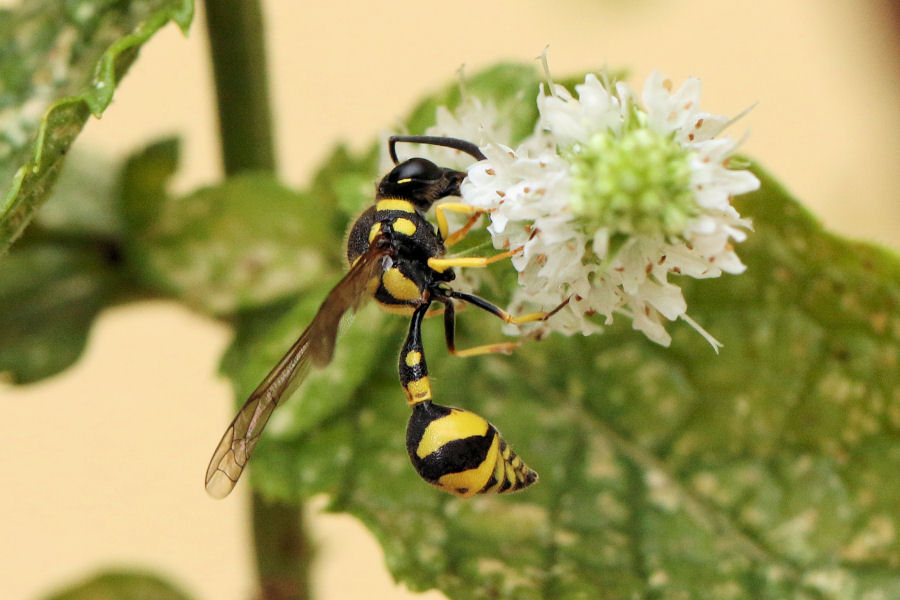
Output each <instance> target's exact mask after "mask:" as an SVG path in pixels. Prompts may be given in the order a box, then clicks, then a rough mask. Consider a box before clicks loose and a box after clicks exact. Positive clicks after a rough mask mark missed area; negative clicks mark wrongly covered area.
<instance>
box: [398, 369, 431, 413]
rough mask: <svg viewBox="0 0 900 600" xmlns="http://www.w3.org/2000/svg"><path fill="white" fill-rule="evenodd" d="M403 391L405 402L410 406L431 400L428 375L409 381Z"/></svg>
mask: <svg viewBox="0 0 900 600" xmlns="http://www.w3.org/2000/svg"><path fill="white" fill-rule="evenodd" d="M403 389H404V390H405V391H406V402H407V404H409V405H410V406H415V405H416V404H419V403H421V402H425V401H426V400H431V384H430V383H428V375H426V376H425V377H422V378H421V379H416V380H414V381H410V382H409V383H407V384H406V387H405V388H403Z"/></svg>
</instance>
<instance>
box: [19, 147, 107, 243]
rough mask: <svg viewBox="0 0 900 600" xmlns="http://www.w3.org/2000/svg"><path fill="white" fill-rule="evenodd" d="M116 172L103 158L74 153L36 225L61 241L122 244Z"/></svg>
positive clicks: (68, 159) (70, 156) (67, 160)
mask: <svg viewBox="0 0 900 600" xmlns="http://www.w3.org/2000/svg"><path fill="white" fill-rule="evenodd" d="M117 170H118V165H116V164H113V163H112V162H111V161H110V160H108V159H106V158H105V157H103V156H100V155H98V154H96V153H90V152H83V151H81V150H80V149H79V148H76V149H74V150H73V151H72V152H71V153H69V155H68V158H67V159H66V164H65V166H64V167H63V169H62V172H61V173H60V175H59V182H58V183H57V184H56V188H55V189H54V190H53V194H51V196H50V197H49V198H48V199H47V202H46V203H45V204H44V206H43V207H42V208H41V210H40V212H38V214H37V215H36V216H35V219H34V223H33V225H34V226H35V227H37V228H39V229H40V230H41V231H43V232H44V233H46V234H51V235H54V236H58V237H61V238H62V237H65V238H72V237H81V238H104V239H110V240H112V239H115V240H120V239H121V238H122V235H123V228H124V224H123V220H122V215H121V211H120V210H119V208H118V206H117V202H118V194H117V189H116V186H117V182H116V180H115V178H116V172H117Z"/></svg>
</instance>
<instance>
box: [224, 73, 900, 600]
mask: <svg viewBox="0 0 900 600" xmlns="http://www.w3.org/2000/svg"><path fill="white" fill-rule="evenodd" d="M478 77H479V76H476V77H475V78H473V80H474V79H478ZM497 80H498V82H499V81H501V78H499V77H498V78H497ZM498 85H500V84H499V83H498ZM501 93H508V90H507V89H504V90H502V92H501ZM423 106H424V105H423ZM420 110H425V109H420ZM417 114H418V113H417ZM423 118H424V117H423ZM414 130H415V129H414ZM374 176H375V175H374V174H373V177H374ZM760 178H761V180H762V181H763V185H762V188H761V190H760V191H758V192H756V193H754V194H750V195H747V196H745V197H743V198H741V199H740V208H741V210H742V213H743V214H746V215H748V216H750V217H752V218H753V221H754V227H755V232H754V233H753V235H752V236H751V237H750V240H749V241H748V242H745V243H744V244H742V245H741V248H740V255H741V257H742V258H743V260H744V261H745V262H746V263H747V264H748V266H749V269H748V271H747V272H746V273H745V274H743V275H741V276H739V277H733V276H731V277H729V276H725V277H723V278H721V279H717V280H705V281H690V282H685V286H684V287H685V294H686V296H687V298H688V304H689V306H690V307H691V314H692V315H693V317H694V318H695V319H696V320H697V321H698V322H699V323H700V324H701V325H703V326H704V327H705V328H706V329H707V330H709V331H710V332H712V333H713V334H714V335H715V336H716V337H717V338H718V339H720V340H721V341H722V342H724V344H725V348H724V349H723V351H722V353H721V354H720V355H718V356H717V355H715V354H713V353H712V352H711V351H710V349H709V348H708V346H707V345H706V343H705V342H704V341H703V340H702V339H701V338H699V337H698V336H697V335H696V333H695V332H694V331H693V330H692V329H690V328H689V327H687V326H683V327H680V328H679V327H675V328H674V329H675V331H674V340H673V344H672V347H671V348H668V349H666V348H662V347H659V346H656V345H654V344H652V343H650V342H648V341H647V340H646V339H644V338H643V337H642V336H641V335H640V334H639V333H635V332H633V331H630V330H626V329H625V327H624V326H623V325H621V324H618V325H617V326H615V327H612V328H610V329H609V330H608V331H607V332H606V333H605V334H604V335H602V336H592V337H588V338H583V337H572V338H563V337H559V336H554V337H552V338H551V339H549V340H547V341H546V342H544V343H532V344H529V345H527V346H526V347H524V348H522V349H521V350H520V351H517V352H516V353H515V355H513V356H510V357H507V356H483V357H476V358H471V359H465V360H461V359H455V358H453V357H448V353H447V352H446V350H445V349H443V348H442V332H441V323H440V319H435V320H432V321H429V322H427V323H426V325H425V336H426V351H427V353H428V358H429V363H430V365H429V366H430V368H431V373H432V381H433V384H434V387H435V393H436V400H437V401H438V402H439V403H441V404H447V405H451V406H452V405H456V406H461V407H464V408H467V409H470V410H474V411H475V412H478V413H479V414H482V415H484V416H486V417H488V418H489V419H490V420H491V421H492V422H494V423H495V424H496V425H497V426H498V427H499V428H500V429H501V430H502V431H503V433H504V436H505V438H506V439H507V441H508V442H509V443H510V444H511V445H512V447H513V449H515V450H516V451H517V452H518V453H519V454H520V455H521V456H522V458H523V459H525V461H526V462H529V463H530V464H531V466H533V467H534V468H535V469H536V470H537V471H538V472H539V473H540V474H541V481H540V482H539V484H538V485H536V486H534V487H532V488H529V489H528V490H525V491H523V492H520V493H518V494H515V495H511V496H503V497H486V498H476V499H473V500H459V499H456V498H453V497H450V496H449V495H447V494H444V493H442V492H439V491H437V490H434V489H433V488H431V487H429V486H428V485H426V484H424V483H423V482H422V481H421V480H419V479H418V477H417V476H416V474H415V472H414V471H413V469H412V468H411V466H410V465H409V462H408V459H407V457H406V452H405V439H404V438H405V436H404V428H405V424H406V420H407V418H408V416H409V409H408V408H407V406H406V403H405V398H404V395H403V392H402V390H401V388H400V387H399V385H398V383H397V373H396V371H397V366H396V355H395V351H394V349H395V348H397V347H398V346H399V344H400V341H401V336H402V333H401V331H399V329H400V328H401V327H402V326H403V325H402V324H403V323H404V322H405V321H404V319H402V318H399V317H396V316H387V317H385V319H384V322H385V323H388V324H389V323H395V324H396V325H389V326H387V327H385V328H384V329H383V333H382V334H381V336H377V335H376V334H374V333H373V334H371V336H372V337H376V338H377V339H378V340H380V341H378V342H377V345H376V346H375V347H376V348H380V350H376V351H375V352H374V353H375V354H376V355H377V360H376V361H375V362H374V363H373V364H372V367H371V372H370V373H369V376H368V377H366V378H362V379H360V378H359V377H358V373H353V375H352V377H349V376H348V378H347V379H346V380H341V378H340V374H341V373H342V372H343V371H342V369H347V368H349V367H348V365H352V366H354V367H355V366H357V364H356V363H354V356H355V357H356V358H355V360H356V361H359V364H362V365H364V361H367V360H369V359H371V358H372V357H371V354H372V347H373V346H371V345H370V346H362V347H359V348H358V349H356V348H354V347H353V345H352V344H350V343H347V344H343V345H344V347H346V348H348V349H349V351H350V354H349V355H348V357H347V359H346V360H345V361H342V362H341V363H336V364H335V365H334V369H332V370H331V371H330V373H331V375H330V377H333V379H332V380H331V381H333V382H337V383H339V384H340V385H341V389H340V393H339V394H338V395H337V396H338V397H339V399H340V401H339V402H336V403H333V397H332V396H333V394H332V390H331V389H330V388H328V387H327V386H326V388H324V389H323V390H321V391H316V392H315V393H312V392H313V391H312V390H310V392H311V393H307V394H305V395H303V396H302V398H301V399H299V401H298V399H295V400H294V404H296V405H297V406H295V407H294V408H287V407H283V408H281V409H279V411H280V412H284V413H285V415H286V416H285V417H283V419H284V420H283V421H281V422H280V423H278V424H277V426H275V427H272V428H271V430H270V431H267V432H266V434H265V435H264V436H263V440H262V442H261V443H260V445H259V447H258V449H257V452H256V455H255V456H254V458H253V463H252V464H253V470H254V482H255V484H256V485H257V486H258V487H259V489H260V490H261V491H263V492H264V493H266V494H269V495H271V496H275V497H277V498H279V499H281V500H287V501H290V500H298V499H300V498H302V497H305V496H308V495H310V494H314V493H321V492H325V493H328V494H329V495H330V496H331V498H332V507H333V509H335V510H343V511H347V512H351V513H353V514H355V515H357V516H358V517H359V518H361V519H362V520H363V521H364V522H365V523H366V524H367V526H368V527H369V528H370V529H371V530H372V531H373V532H374V533H375V535H376V536H377V537H378V539H379V541H380V542H381V544H382V546H383V547H384V549H385V553H386V559H387V562H388V566H389V568H390V570H391V571H392V573H394V575H395V576H396V577H398V578H399V579H401V580H403V581H404V582H406V583H407V584H408V585H409V586H410V587H412V588H413V589H426V588H431V587H437V588H439V589H441V590H442V591H443V592H444V593H446V594H448V595H449V596H450V597H452V598H497V597H503V598H591V599H594V598H616V599H618V598H632V597H641V598H682V597H683V598H709V599H720V598H738V599H743V598H747V599H749V598H785V599H787V598H791V599H810V600H812V599H822V598H828V599H832V598H833V599H844V598H859V599H863V598H874V597H882V598H891V597H900V535H898V532H900V483H898V481H900V479H898V478H897V477H896V474H897V472H898V470H900V443H898V440H900V368H898V358H900V319H898V314H900V263H898V260H897V257H896V256H895V255H893V254H891V253H889V252H885V251H882V250H878V249H876V248H873V247H871V246H867V245H864V244H857V243H852V242H847V241H845V240H842V239H840V238H837V237H836V236H833V235H830V234H828V233H825V232H823V231H822V229H821V226H820V225H819V224H818V223H816V222H814V221H813V220H812V219H811V218H810V217H809V215H808V214H807V213H806V212H805V211H804V210H803V209H802V208H800V206H799V205H798V204H797V203H796V202H795V201H794V200H793V199H792V198H790V197H789V195H788V194H787V193H786V192H785V191H784V190H783V189H781V188H780V187H779V186H778V184H777V183H775V182H774V181H772V180H771V179H770V178H769V177H768V176H766V175H765V174H763V173H760ZM310 314H311V313H310ZM298 318H299V315H298ZM308 318H309V317H308V316H306V317H305V319H304V323H305V322H308ZM361 320H362V319H361V318H360V319H357V323H355V324H354V327H358V326H361V325H363V323H360V322H359V321H361ZM459 321H460V346H461V347H465V346H467V345H469V344H477V343H484V342H489V341H492V340H494V339H496V338H499V330H500V324H499V323H498V322H497V321H496V319H492V318H491V317H490V316H488V315H483V314H481V313H480V311H474V310H468V311H465V312H464V313H462V314H461V315H460V316H459ZM350 331H352V329H351V330H350ZM492 332H493V333H492ZM349 335H350V334H349V333H348V336H349ZM367 335H369V334H368V332H367ZM275 337H277V336H275V335H273V337H272V339H273V344H274V338H275ZM283 338H284V339H279V340H278V346H279V351H278V352H275V351H274V350H272V351H271V352H270V351H269V350H264V348H265V347H266V346H267V344H268V342H266V341H261V342H259V344H260V345H259V346H257V348H258V351H259V352H261V353H262V352H270V356H271V357H272V359H271V362H267V363H266V364H267V366H270V365H271V364H274V360H277V357H278V356H280V351H283V349H284V347H285V345H286V344H289V343H290V341H291V338H290V337H288V336H287V334H284V336H283ZM344 341H346V338H345V340H342V343H343V342H344ZM236 343H237V344H239V343H240V342H236ZM373 343H375V342H373ZM339 347H340V345H339ZM388 348H389V349H390V351H387V349H388ZM269 360H270V359H268V358H267V361H269ZM266 368H267V367H262V366H261V365H260V367H259V372H258V374H257V376H256V377H255V378H253V380H254V381H255V380H258V379H259V378H261V377H262V376H263V375H264V373H265V370H266ZM254 369H256V367H254ZM363 370H365V369H363ZM323 376H324V375H323ZM248 379H249V378H248ZM241 385H249V384H244V383H242V384H241ZM348 387H350V388H353V391H352V392H350V393H349V394H348V393H347V392H346V391H345V388H348ZM277 414H278V413H276V415H277ZM308 414H327V415H328V416H327V418H317V419H313V420H312V421H304V419H305V418H306V415H308ZM279 418H282V417H279ZM273 424H274V423H273Z"/></svg>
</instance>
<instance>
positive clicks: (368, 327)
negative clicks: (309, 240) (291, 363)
mask: <svg viewBox="0 0 900 600" xmlns="http://www.w3.org/2000/svg"><path fill="white" fill-rule="evenodd" d="M335 283H337V279H335V281H334V282H328V283H327V284H326V285H320V286H318V287H316V288H315V289H313V290H310V292H309V293H308V294H306V295H304V297H303V298H302V299H301V300H300V301H299V302H297V303H296V304H294V305H293V306H291V307H289V308H287V309H285V308H284V307H271V308H266V309H262V310H261V311H256V312H255V313H253V314H252V315H241V318H240V319H239V320H238V329H237V332H236V335H235V339H234V341H233V343H232V344H231V346H230V347H229V349H228V351H227V352H226V354H225V356H224V357H223V359H222V367H221V369H222V372H223V373H224V374H225V375H227V376H228V377H229V379H231V381H232V385H233V386H234V389H235V396H236V398H237V399H238V400H239V401H240V403H243V402H244V401H245V400H246V399H247V397H248V396H249V395H250V394H251V392H253V390H254V389H256V386H257V385H259V382H260V381H261V380H262V378H263V377H264V376H265V374H266V373H267V372H268V371H269V370H270V369H271V368H272V367H273V366H274V365H275V364H276V363H277V362H278V361H279V359H280V358H281V357H282V355H283V354H284V353H285V352H286V351H287V349H288V348H290V347H291V344H293V343H294V341H296V339H297V338H298V337H300V334H301V333H302V332H303V330H304V329H305V328H306V326H307V325H309V322H310V321H311V320H312V318H313V316H315V314H316V311H317V310H318V309H319V305H320V304H321V302H322V300H323V299H324V298H325V296H326V295H327V293H328V291H329V290H330V289H331V287H332V286H333V285H334V284H335ZM384 317H385V315H384V314H383V313H382V312H381V311H379V310H378V309H377V308H375V307H374V306H369V307H366V308H363V309H362V310H360V312H359V313H358V314H356V315H355V316H353V315H351V316H349V317H345V318H344V322H343V323H342V327H341V330H340V335H339V340H338V343H337V347H336V349H335V354H334V359H333V360H332V363H331V365H330V366H329V367H328V368H326V369H322V370H316V369H313V370H312V371H311V372H310V373H309V374H308V375H307V377H306V379H305V380H304V383H303V385H302V386H301V387H300V389H299V390H298V391H297V393H296V394H295V395H294V396H295V397H294V399H293V400H292V399H290V398H283V399H282V401H281V405H280V407H279V409H278V411H277V412H275V414H274V415H273V417H272V420H271V421H270V423H269V424H268V426H267V428H266V431H267V432H274V435H276V436H288V437H291V438H294V437H297V436H303V435H305V434H307V433H308V432H312V431H315V430H317V429H318V428H319V427H321V426H323V423H325V422H327V421H328V420H329V419H331V418H334V417H335V416H336V415H341V414H343V413H344V412H346V411H347V410H348V408H349V407H352V406H353V405H354V404H355V401H354V399H355V397H356V395H357V394H358V390H359V388H360V386H365V385H366V383H367V381H368V380H369V376H370V372H371V371H372V369H373V366H374V365H376V364H377V363H379V362H381V361H383V360H384V357H385V355H387V356H392V355H393V353H394V350H395V349H394V347H393V345H390V341H389V338H387V339H386V338H385V337H384V336H383V335H382V333H383V331H384V329H385V328H384V320H385V318H384ZM386 343H387V344H388V347H387V348H386V347H385V344H386ZM394 362H395V360H394ZM307 399H309V401H307ZM319 399H322V400H324V401H319ZM298 467H299V468H300V469H301V470H302V469H304V468H305V467H303V466H301V465H298ZM253 472H254V473H255V470H253ZM254 476H255V475H254ZM300 477H303V475H300ZM266 485H267V480H266V479H262V480H260V481H259V486H260V487H263V488H265V487H266Z"/></svg>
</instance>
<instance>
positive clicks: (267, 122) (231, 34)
mask: <svg viewBox="0 0 900 600" xmlns="http://www.w3.org/2000/svg"><path fill="white" fill-rule="evenodd" d="M204 6H205V7H206V29H207V31H208V32H209V44H210V51H211V52H212V62H213V74H214V76H215V81H216V101H217V104H218V109H219V133H220V137H221V139H222V159H223V162H224V164H225V173H226V174H228V175H233V174H235V173H237V172H239V171H244V170H250V169H256V170H264V171H275V149H274V144H273V137H272V118H271V114H270V111H269V78H268V74H267V69H266V56H265V40H264V39H263V24H262V11H261V9H260V5H259V0H205V1H204Z"/></svg>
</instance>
